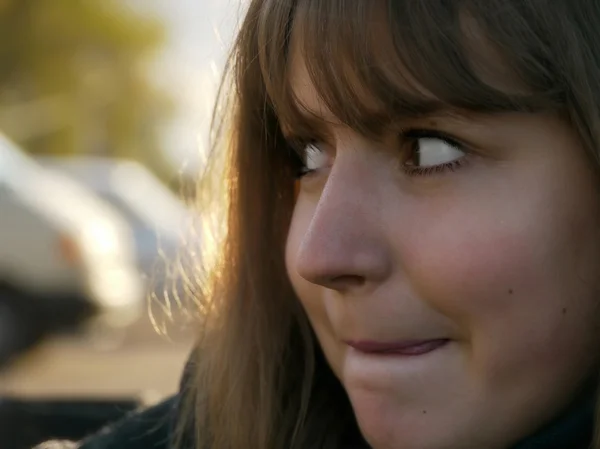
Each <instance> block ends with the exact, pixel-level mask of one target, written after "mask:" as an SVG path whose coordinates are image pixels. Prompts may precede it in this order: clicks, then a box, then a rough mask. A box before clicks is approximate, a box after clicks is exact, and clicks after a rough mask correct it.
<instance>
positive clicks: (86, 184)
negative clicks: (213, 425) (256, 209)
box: [0, 0, 244, 449]
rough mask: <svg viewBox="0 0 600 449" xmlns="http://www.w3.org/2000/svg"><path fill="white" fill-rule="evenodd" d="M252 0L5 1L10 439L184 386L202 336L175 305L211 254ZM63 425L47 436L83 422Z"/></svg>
mask: <svg viewBox="0 0 600 449" xmlns="http://www.w3.org/2000/svg"><path fill="white" fill-rule="evenodd" d="M243 8H244V2H243V1H241V0H169V1H166V0H52V1H48V0H0V447H2V448H3V449H13V448H18V447H25V446H24V444H26V443H27V444H29V443H31V441H29V440H28V441H27V442H26V443H25V442H24V441H25V440H22V439H21V440H19V438H20V437H19V435H21V434H26V433H27V434H28V435H31V434H35V431H34V430H35V426H36V425H38V427H39V423H38V424H36V421H35V420H38V421H39V420H40V419H41V418H40V417H44V416H45V417H46V418H44V419H43V420H44V421H45V422H49V421H48V419H47V417H48V416H49V414H50V415H52V416H55V415H56V414H57V413H58V414H60V413H63V414H65V413H66V414H65V415H64V416H68V417H70V418H69V419H71V421H72V422H74V421H73V420H72V418H73V416H74V415H79V416H80V417H81V416H82V414H81V410H83V409H82V408H81V407H82V405H81V404H84V403H85V404H88V403H90V401H91V402H92V403H94V404H96V408H95V409H93V410H95V411H94V412H93V413H92V414H91V415H90V419H91V421H88V422H87V426H88V427H87V428H88V429H89V428H92V427H93V426H96V425H99V424H100V423H101V422H103V421H106V420H108V419H114V418H115V417H116V416H117V415H118V413H117V415H115V413H116V412H115V410H117V409H118V410H121V411H124V410H127V407H129V406H131V407H135V406H138V405H139V404H140V403H148V402H155V401H158V400H160V399H161V398H164V397H166V396H168V395H170V394H172V393H173V392H175V391H176V390H177V387H178V381H179V376H180V375H181V371H182V369H183V366H184V364H185V361H186V359H187V357H188V355H189V352H190V350H191V348H192V345H193V329H192V328H191V327H192V326H191V325H186V322H187V320H186V319H185V318H186V314H185V313H183V312H182V311H181V310H180V308H179V307H178V303H179V302H180V301H181V298H182V297H184V296H185V295H190V294H192V295H193V289H194V286H193V284H194V283H193V279H191V278H190V276H191V275H190V273H193V263H192V262H191V260H192V259H193V255H194V253H195V252H197V250H198V249H200V248H201V247H202V241H201V236H200V235H199V232H195V231H197V226H196V223H197V220H198V219H199V218H201V214H202V211H199V210H197V209H196V208H194V207H191V205H192V204H193V199H194V198H193V196H194V190H193V186H194V184H195V182H196V179H197V176H198V173H199V171H200V170H201V168H202V164H203V162H204V160H205V156H206V145H207V142H208V129H209V123H210V116H211V109H212V105H213V103H214V100H215V95H216V91H217V87H218V83H219V78H220V75H221V72H222V69H223V66H224V63H225V59H226V55H227V50H228V48H229V46H230V45H231V42H232V39H233V35H234V33H235V29H236V25H237V23H238V21H239V19H240V17H241V16H242V12H243ZM182 254H183V255H184V256H183V257H182ZM186 256H190V257H186ZM176 271H183V272H186V273H188V275H187V276H175V275H174V274H175V272H176ZM197 274H198V273H193V275H197ZM185 279H187V282H186V281H185ZM49 404H50V405H52V406H51V407H50V408H48V407H49ZM100 404H103V406H102V407H105V408H102V407H101V406H100ZM127 404H129V406H128V405H127ZM88 405H89V404H88ZM15 407H16V408H15ZM36 407H37V408H36ZM40 407H41V408H40ZM44 407H45V408H44ZM77 407H80V408H79V409H77ZM106 407H108V408H106ZM115 407H116V408H115ZM15 410H20V411H19V412H18V413H16V412H15ZM23 410H25V411H26V412H24V411H23ZM40 410H44V411H43V412H41V411H40ZM59 410H61V412H60V413H59V412H58V411H59ZM103 410H104V411H103ZM107 410H108V411H107ZM19 413H20V415H19ZM73 413H74V415H73ZM94 413H96V415H94ZM103 413H104V414H103ZM111 413H112V414H111ZM17 415H18V416H17ZM92 415H93V416H92ZM15 416H17V417H15ZM94 416H95V418H94V419H96V421H94V420H93V419H92V417H94ZM19 420H20V421H19ZM24 423H27V424H24ZM26 426H29V427H27V430H25V428H26ZM90 426H92V427H90ZM84 427H85V426H84ZM82 428H83V427H82ZM56 429H57V427H54V430H52V429H45V430H43V431H42V430H40V431H39V435H38V438H42V436H43V437H44V438H45V437H47V436H51V437H68V436H71V437H77V432H79V431H81V430H77V429H76V428H75V426H72V428H71V429H70V430H69V429H67V430H66V431H65V430H64V429H63V430H61V431H60V432H63V433H65V432H67V433H69V432H71V433H72V434H73V435H71V434H69V435H63V434H60V432H59V431H58V430H56ZM38 430H39V429H38ZM44 432H45V433H44ZM52 432H54V433H52ZM48 433H50V435H48ZM21 436H22V435H21ZM3 438H4V439H3ZM7 438H12V439H8V440H7ZM6 441H9V443H10V444H9V443H7V442H6ZM35 442H37V441H33V443H35ZM19 445H21V446H19Z"/></svg>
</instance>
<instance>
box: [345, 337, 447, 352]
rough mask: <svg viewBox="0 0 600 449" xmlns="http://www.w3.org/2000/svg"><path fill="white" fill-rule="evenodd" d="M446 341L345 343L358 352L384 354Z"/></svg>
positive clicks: (348, 341) (367, 341)
mask: <svg viewBox="0 0 600 449" xmlns="http://www.w3.org/2000/svg"><path fill="white" fill-rule="evenodd" d="M446 341H448V339H447V338H426V339H419V340H402V341H373V340H347V341H345V343H346V344H347V345H348V346H350V347H351V348H353V349H356V350H357V351H360V352H366V353H385V352H403V351H410V350H411V349H414V348H417V347H419V346H421V345H425V344H435V343H443V342H446Z"/></svg>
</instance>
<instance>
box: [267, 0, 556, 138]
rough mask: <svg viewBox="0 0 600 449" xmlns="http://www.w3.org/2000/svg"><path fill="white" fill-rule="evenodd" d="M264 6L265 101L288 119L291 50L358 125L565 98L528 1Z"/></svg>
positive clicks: (319, 0) (540, 106)
mask: <svg viewBox="0 0 600 449" xmlns="http://www.w3.org/2000/svg"><path fill="white" fill-rule="evenodd" d="M479 3H481V5H479ZM483 3H485V5H484V4H483ZM263 7H264V8H263V11H262V15H261V18H260V23H259V29H260V33H259V36H260V42H259V49H260V54H259V58H260V60H261V68H262V76H263V79H264V83H265V86H266V91H267V94H268V100H269V102H270V103H271V106H272V108H273V109H274V111H275V113H276V115H277V116H278V118H279V120H280V121H281V122H284V123H292V124H294V127H298V126H301V124H302V123H305V122H306V120H305V117H306V113H307V111H306V110H303V109H304V108H303V105H302V104H301V103H300V102H299V101H298V99H297V98H295V94H294V92H293V86H292V85H291V78H292V76H291V75H292V73H290V60H291V56H292V54H293V53H294V52H295V51H300V52H301V53H300V57H301V58H302V61H303V64H304V65H305V67H306V70H307V72H308V74H309V75H310V79H311V81H312V84H313V85H314V88H315V89H316V91H317V93H318V95H319V97H320V99H321V100H322V102H323V105H324V106H325V107H326V108H327V109H328V110H329V111H330V112H331V114H333V116H335V117H336V119H337V120H339V121H340V122H342V123H344V124H347V125H348V126H351V127H352V128H354V129H357V130H359V131H361V132H363V133H364V134H373V133H377V132H379V130H380V129H381V128H382V127H385V126H387V124H389V123H391V122H393V121H396V120H399V119H402V118H409V117H419V116H423V115H427V114H430V113H432V112H436V111H439V110H468V111H476V112H485V113H495V112H509V111H527V112H536V111H540V110H555V109H558V108H560V107H561V106H562V105H564V89H563V87H562V85H561V82H560V80H557V79H556V75H555V74H556V73H557V71H556V70H553V69H552V68H551V67H549V66H548V64H549V63H548V61H549V60H551V58H550V57H549V56H550V55H548V52H549V49H548V48H546V47H545V45H544V42H543V41H542V40H541V39H540V37H539V36H538V35H537V34H536V30H535V26H534V25H535V17H529V16H528V14H529V11H528V10H527V6H526V5H524V6H523V7H522V8H521V9H519V10H517V9H516V8H515V6H514V5H513V6H509V5H506V3H505V2H502V0H486V1H485V2H477V1H476V0H473V1H468V0H464V1H455V2H447V1H442V0H437V1H427V2H420V1H412V0H385V1H384V0H381V1H380V0H377V1H373V0H354V1H352V2H349V1H347V0H295V1H294V0H283V1H282V0H277V1H273V0H271V1H266V2H265V3H264V4H263ZM515 18H517V19H520V20H515ZM538 20H539V19H538ZM532 24H533V25H532ZM514 36H518V39H516V38H514ZM517 42H518V43H517ZM505 49H510V52H509V51H505ZM515 49H516V51H515ZM309 112H310V111H309Z"/></svg>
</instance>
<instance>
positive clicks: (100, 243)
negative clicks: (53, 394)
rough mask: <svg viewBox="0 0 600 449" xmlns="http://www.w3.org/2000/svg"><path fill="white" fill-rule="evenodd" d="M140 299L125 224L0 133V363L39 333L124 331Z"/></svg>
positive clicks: (140, 304)
mask: <svg viewBox="0 0 600 449" xmlns="http://www.w3.org/2000/svg"><path fill="white" fill-rule="evenodd" d="M143 299H144V298H143V289H142V285H141V282H140V274H139V271H138V269H137V267H136V264H135V253H134V248H133V247H132V237H131V230H130V229H129V227H128V225H127V223H126V222H125V221H124V220H123V219H122V218H121V217H120V215H119V214H118V213H116V212H115V211H114V210H113V209H112V208H111V207H110V206H109V205H108V204H105V203H104V202H103V201H102V200H100V199H98V198H97V197H96V195H95V194H93V193H92V192H91V191H89V190H88V189H86V188H85V187H83V186H82V185H80V184H78V183H76V182H74V181H73V180H71V179H69V178H68V177H65V176H61V175H60V174H58V173H55V172H52V171H50V170H46V169H44V168H43V167H42V166H40V165H39V164H38V163H37V162H35V161H34V160H33V159H32V158H30V157H28V156H26V155H25V154H24V153H23V152H21V150H20V149H19V148H18V147H17V146H16V145H15V144H14V143H12V142H11V141H9V140H8V139H7V138H6V137H4V136H2V135H0V362H1V361H2V360H1V359H2V357H3V356H5V357H6V355H7V354H8V353H9V352H10V351H11V348H12V349H14V346H15V344H17V345H18V344H26V343H28V342H31V340H34V339H35V338H37V337H39V334H40V333H42V332H43V331H52V330H56V329H61V328H66V327H71V326H74V325H77V324H79V323H81V322H86V323H94V324H100V325H101V326H108V327H111V328H122V327H124V326H127V325H129V324H131V323H133V322H134V321H135V320H137V319H138V318H139V316H140V313H141V312H142V311H143V310H144V301H143ZM19 342H21V343H19ZM0 365H1V363H0Z"/></svg>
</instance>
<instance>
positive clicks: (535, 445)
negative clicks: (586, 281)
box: [35, 365, 596, 449]
mask: <svg viewBox="0 0 600 449" xmlns="http://www.w3.org/2000/svg"><path fill="white" fill-rule="evenodd" d="M188 375H189V365H188V368H187V369H186V370H185V371H184V376H183V380H182V383H181V391H185V385H186V383H187V381H188ZM595 398H596V394H595V391H593V390H588V392H587V393H586V394H585V395H584V396H583V397H582V399H581V400H579V401H577V403H576V404H575V405H574V406H572V407H571V408H570V409H569V410H567V411H566V413H565V414H563V415H562V416H561V417H560V418H559V419H557V420H555V421H554V422H552V423H550V424H549V425H548V426H546V427H545V428H544V429H542V430H541V431H540V432H538V433H536V434H535V435H533V436H531V437H529V438H527V439H525V440H524V441H522V442H521V443H519V444H517V445H516V446H515V447H514V448H513V449H588V448H589V446H590V444H591V442H592V438H593V428H594V408H595ZM179 404H180V394H179V395H176V396H173V397H171V398H169V399H167V400H166V401H164V402H162V403H160V404H158V405H155V406H153V407H150V408H148V409H146V410H144V411H141V412H137V413H133V414H131V415H130V416H128V417H126V418H125V419H123V420H121V421H120V422H118V423H116V424H113V425H112V426H109V427H108V428H105V429H103V430H102V431H100V432H99V433H98V434H96V435H93V436H91V437H89V438H87V439H85V440H83V441H81V442H79V443H70V442H49V443H44V444H42V445H41V446H38V447H37V448H35V449H174V448H173V447H172V444H171V443H172V441H173V434H174V429H175V428H176V426H177V421H178V419H177V417H178V414H179ZM187 437H188V439H187V444H185V445H184V446H186V447H184V448H183V449H188V447H189V449H193V448H192V446H193V445H190V444H189V442H190V441H191V435H188V436H187ZM178 449H179V448H178ZM340 449H344V448H340Z"/></svg>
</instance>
